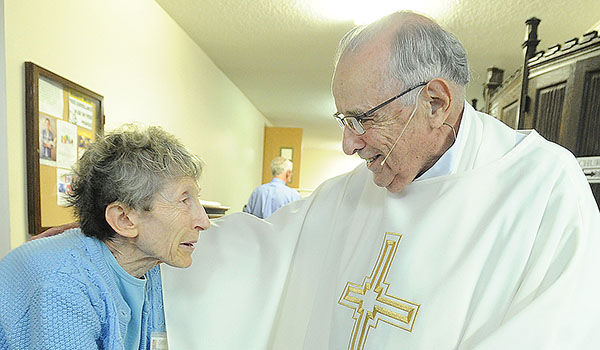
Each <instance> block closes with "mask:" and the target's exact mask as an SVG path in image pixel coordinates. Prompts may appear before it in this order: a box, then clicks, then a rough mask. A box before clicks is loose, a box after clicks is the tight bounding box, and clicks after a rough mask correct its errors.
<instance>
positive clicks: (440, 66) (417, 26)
mask: <svg viewBox="0 0 600 350" xmlns="http://www.w3.org/2000/svg"><path fill="white" fill-rule="evenodd" d="M369 50H373V51H375V50H377V51H378V53H379V55H381V58H382V59H381V60H380V61H381V64H382V67H380V69H379V70H380V71H381V74H382V75H383V76H382V77H381V78H382V79H381V80H380V84H381V85H382V87H383V88H384V89H386V90H389V92H393V91H400V90H403V89H406V88H409V87H411V86H414V85H416V84H419V83H421V82H426V81H429V80H431V79H434V78H443V79H445V80H447V81H448V82H449V83H451V84H452V85H455V87H456V88H457V91H458V92H462V94H463V95H464V90H465V86H466V85H467V83H468V82H469V78H470V76H469V66H468V62H467V55H466V52H465V49H464V47H463V46H462V44H461V43H460V41H458V39H457V38H456V37H455V36H454V35H453V34H451V33H449V32H447V31H445V30H444V29H443V28H441V27H440V26H439V25H438V24H437V23H435V21H433V20H432V19H430V18H428V17H425V16H422V15H419V14H416V13H413V12H409V11H401V12H396V13H393V14H391V15H388V16H386V17H383V18H381V19H380V20H378V21H376V22H373V23H371V24H369V25H367V26H361V27H356V28H354V29H352V30H350V31H349V32H348V33H347V34H346V35H345V36H344V38H342V40H341V41H340V45H339V47H338V51H337V54H336V71H337V69H338V66H339V65H340V63H341V62H342V61H344V60H346V59H348V58H350V57H351V56H354V55H357V54H364V52H365V51H369ZM411 100H412V97H411V95H410V94H409V95H407V96H406V97H405V98H404V99H403V100H402V101H403V102H404V103H405V104H406V103H408V101H411Z"/></svg>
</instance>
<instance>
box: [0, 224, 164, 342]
mask: <svg viewBox="0 0 600 350" xmlns="http://www.w3.org/2000/svg"><path fill="white" fill-rule="evenodd" d="M102 244H104V243H102V242H101V241H99V240H97V239H95V238H90V237H86V236H85V235H83V233H81V231H80V230H79V229H72V230H69V231H66V232H64V233H62V234H60V235H57V236H53V237H48V238H41V239H37V240H34V241H31V242H27V243H25V244H23V245H22V246H20V247H18V248H16V249H14V250H13V251H12V252H10V253H9V254H8V255H6V256H5V257H4V259H2V260H1V261H0V349H7V348H10V349H13V348H14V349H92V348H93V349H95V348H99V349H123V344H124V339H125V335H126V334H127V326H128V323H129V319H130V317H131V316H130V315H131V311H130V309H129V306H127V304H126V303H125V300H124V299H123V297H122V296H121V294H120V292H119V289H118V287H117V284H116V282H115V280H114V277H113V275H112V272H111V271H110V267H109V266H108V264H107V263H106V261H105V260H104V257H103V256H102ZM145 277H146V278H147V279H148V281H147V283H146V295H145V301H144V308H143V310H142V333H141V340H140V349H150V337H151V333H152V332H165V317H164V310H163V298H162V284H161V277H160V268H159V267H158V266H157V267H155V268H153V269H152V270H150V271H148V272H147V273H146V275H145ZM128 350H129V349H128Z"/></svg>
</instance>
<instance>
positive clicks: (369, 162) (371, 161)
mask: <svg viewBox="0 0 600 350" xmlns="http://www.w3.org/2000/svg"><path fill="white" fill-rule="evenodd" d="M378 157H379V155H376V156H375V157H371V158H366V159H365V162H367V168H368V167H369V166H371V164H373V162H374V161H375V160H376V159H377V158H378Z"/></svg>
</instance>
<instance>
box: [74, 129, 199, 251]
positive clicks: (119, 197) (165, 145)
mask: <svg viewBox="0 0 600 350" xmlns="http://www.w3.org/2000/svg"><path fill="white" fill-rule="evenodd" d="M73 172H74V175H75V176H74V179H73V183H72V192H71V194H70V197H69V202H70V205H71V206H72V207H74V209H75V214H76V215H77V217H78V218H79V221H80V225H81V230H82V231H83V233H84V234H86V235H87V236H91V237H96V238H98V239H100V240H103V241H104V240H107V239H109V238H110V237H113V236H114V235H115V234H116V233H115V232H114V230H113V229H112V228H111V227H110V225H109V224H108V223H107V222H106V219H105V210H106V207H107V206H108V205H109V204H110V203H113V202H121V203H123V204H124V205H125V206H127V207H129V208H131V209H136V210H144V211H150V210H151V209H152V203H153V200H154V197H155V195H156V194H157V193H158V192H160V191H161V190H162V188H163V187H164V186H165V185H166V183H167V182H168V181H169V180H174V179H180V178H186V177H189V178H193V179H194V180H196V181H197V180H198V178H199V177H200V174H201V172H202V162H201V160H200V159H199V158H198V157H196V156H194V155H193V154H191V153H190V152H189V151H188V150H187V149H186V148H185V147H184V146H183V145H182V144H181V143H180V142H179V141H178V140H177V138H175V136H173V135H171V134H169V133H167V132H166V131H164V130H163V129H161V128H160V127H155V126H153V127H148V128H146V129H140V128H138V127H137V126H135V125H125V126H124V127H122V128H120V129H118V130H115V131H113V132H111V133H108V134H106V135H105V136H102V137H99V138H98V139H97V140H96V141H95V142H93V143H92V144H90V146H89V148H88V149H87V150H86V151H85V153H84V154H83V156H82V157H81V159H79V161H78V162H77V163H76V165H75V166H74V168H73Z"/></svg>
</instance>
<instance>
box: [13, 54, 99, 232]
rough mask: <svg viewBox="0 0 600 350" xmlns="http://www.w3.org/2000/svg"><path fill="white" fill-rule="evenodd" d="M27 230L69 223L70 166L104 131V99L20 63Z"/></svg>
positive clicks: (59, 78)
mask: <svg viewBox="0 0 600 350" xmlns="http://www.w3.org/2000/svg"><path fill="white" fill-rule="evenodd" d="M25 89H26V92H25V98H26V103H25V117H26V141H27V142H26V144H27V207H28V208H27V209H28V218H29V234H30V235H36V234H38V233H40V232H42V231H44V230H46V229H47V228H49V227H53V226H58V225H62V224H65V223H69V222H72V221H74V217H73V210H72V209H71V208H68V207H67V201H66V194H67V193H68V192H69V191H70V190H71V180H72V177H71V167H72V166H73V165H74V164H75V162H76V161H77V159H79V158H80V157H81V156H82V155H83V153H84V152H85V149H86V148H87V147H88V146H89V144H90V143H91V142H93V141H94V140H95V139H96V137H98V135H102V133H103V131H104V98H103V97H102V96H101V95H99V94H97V93H95V92H93V91H90V90H88V89H86V88H84V87H83V86H80V85H78V84H76V83H74V82H72V81H70V80H67V79H65V78H63V77H61V76H59V75H57V74H55V73H52V72H50V71H48V70H46V69H44V68H42V67H40V66H38V65H35V64H34V63H32V62H25Z"/></svg>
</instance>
